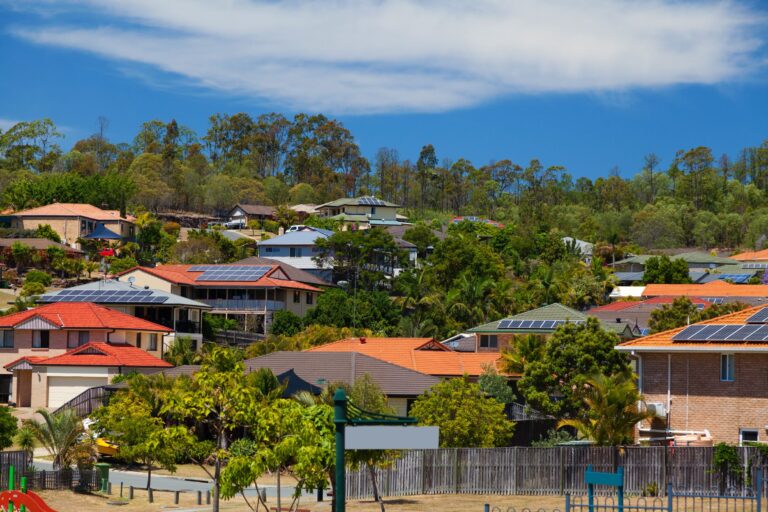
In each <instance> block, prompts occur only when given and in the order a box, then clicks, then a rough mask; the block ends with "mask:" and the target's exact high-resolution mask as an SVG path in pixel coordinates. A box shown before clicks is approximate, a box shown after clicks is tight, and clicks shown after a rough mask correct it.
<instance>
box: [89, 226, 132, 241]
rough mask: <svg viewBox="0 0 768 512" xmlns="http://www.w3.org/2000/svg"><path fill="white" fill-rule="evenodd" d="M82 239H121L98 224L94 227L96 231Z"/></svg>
mask: <svg viewBox="0 0 768 512" xmlns="http://www.w3.org/2000/svg"><path fill="white" fill-rule="evenodd" d="M83 238H86V239H89V240H120V239H122V238H123V237H121V236H120V235H118V234H117V233H115V232H114V231H110V230H109V229H107V228H106V227H104V224H99V225H98V226H96V229H94V230H93V231H91V233H90V234H88V235H86V236H84V237H83Z"/></svg>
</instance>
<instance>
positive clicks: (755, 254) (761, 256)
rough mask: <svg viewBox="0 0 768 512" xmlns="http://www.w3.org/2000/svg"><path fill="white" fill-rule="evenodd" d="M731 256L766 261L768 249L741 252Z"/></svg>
mask: <svg viewBox="0 0 768 512" xmlns="http://www.w3.org/2000/svg"><path fill="white" fill-rule="evenodd" d="M729 258H731V259H732V260H737V261H765V260H768V249H763V250H762V251H747V252H740V253H739V254H734V255H733V256H729Z"/></svg>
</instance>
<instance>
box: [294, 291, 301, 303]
mask: <svg viewBox="0 0 768 512" xmlns="http://www.w3.org/2000/svg"><path fill="white" fill-rule="evenodd" d="M300 302H301V292H299V291H295V292H293V303H294V304H299V303H300Z"/></svg>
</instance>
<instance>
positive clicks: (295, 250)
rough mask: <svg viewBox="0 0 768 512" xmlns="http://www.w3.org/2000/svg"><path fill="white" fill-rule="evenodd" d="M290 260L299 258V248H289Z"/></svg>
mask: <svg viewBox="0 0 768 512" xmlns="http://www.w3.org/2000/svg"><path fill="white" fill-rule="evenodd" d="M290 252H291V258H301V247H291V249H290Z"/></svg>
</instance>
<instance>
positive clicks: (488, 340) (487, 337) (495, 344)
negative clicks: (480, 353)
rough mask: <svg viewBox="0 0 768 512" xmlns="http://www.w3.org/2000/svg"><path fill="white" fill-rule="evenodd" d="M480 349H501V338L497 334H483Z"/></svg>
mask: <svg viewBox="0 0 768 512" xmlns="http://www.w3.org/2000/svg"><path fill="white" fill-rule="evenodd" d="M480 348H499V337H498V336H497V335H495V334H481V335H480Z"/></svg>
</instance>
